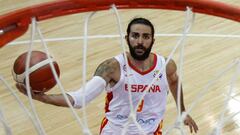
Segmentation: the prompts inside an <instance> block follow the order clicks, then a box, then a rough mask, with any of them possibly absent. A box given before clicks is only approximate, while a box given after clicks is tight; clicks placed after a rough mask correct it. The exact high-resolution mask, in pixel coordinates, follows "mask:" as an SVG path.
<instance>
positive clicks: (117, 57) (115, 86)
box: [107, 54, 124, 92]
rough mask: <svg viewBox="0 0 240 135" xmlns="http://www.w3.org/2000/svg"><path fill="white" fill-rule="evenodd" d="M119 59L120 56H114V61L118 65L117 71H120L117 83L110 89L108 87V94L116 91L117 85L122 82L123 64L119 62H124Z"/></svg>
mask: <svg viewBox="0 0 240 135" xmlns="http://www.w3.org/2000/svg"><path fill="white" fill-rule="evenodd" d="M121 57H123V55H122V54H120V55H118V56H115V57H114V59H116V60H117V61H118V63H119V66H120V67H119V69H120V78H119V81H118V82H117V83H116V84H115V85H114V86H113V87H110V86H108V90H107V91H108V92H112V91H113V90H114V89H116V88H117V87H119V85H120V84H121V81H123V76H124V73H123V71H122V67H123V65H122V64H123V62H121V60H124V59H122V58H121Z"/></svg>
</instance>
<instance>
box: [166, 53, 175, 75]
mask: <svg viewBox="0 0 240 135" xmlns="http://www.w3.org/2000/svg"><path fill="white" fill-rule="evenodd" d="M165 60H166V61H167V60H168V58H167V57H165ZM176 71H177V65H176V63H175V61H174V60H173V59H170V60H169V62H168V63H167V65H166V72H167V74H168V75H170V74H173V73H175V72H176Z"/></svg>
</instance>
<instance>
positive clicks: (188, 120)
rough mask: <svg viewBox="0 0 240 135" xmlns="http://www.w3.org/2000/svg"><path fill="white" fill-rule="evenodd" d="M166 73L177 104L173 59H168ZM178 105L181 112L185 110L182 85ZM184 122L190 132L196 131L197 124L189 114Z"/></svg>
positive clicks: (176, 76) (176, 82) (176, 79)
mask: <svg viewBox="0 0 240 135" xmlns="http://www.w3.org/2000/svg"><path fill="white" fill-rule="evenodd" d="M166 73H167V79H168V84H169V88H170V91H171V93H172V95H173V98H174V100H175V102H176V104H177V101H178V100H177V93H178V92H177V91H178V75H177V66H176V64H175V62H174V61H173V60H170V61H169V63H168V64H167V67H166ZM180 90H181V92H180V94H181V95H180V107H181V112H185V106H184V100H183V99H184V98H183V92H182V86H181V88H180ZM184 124H185V125H187V126H189V128H190V132H191V133H192V132H193V131H194V132H195V133H197V131H198V126H197V124H196V123H195V121H194V120H193V119H192V118H191V116H190V115H187V116H186V118H185V120H184Z"/></svg>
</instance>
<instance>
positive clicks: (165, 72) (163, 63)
mask: <svg viewBox="0 0 240 135" xmlns="http://www.w3.org/2000/svg"><path fill="white" fill-rule="evenodd" d="M158 56H159V55H158ZM161 61H162V65H165V64H166V59H165V57H163V56H161ZM165 66H167V65H165ZM164 74H165V75H164V76H165V78H164V80H165V83H166V84H167V93H169V90H170V87H169V84H168V80H167V67H166V68H165V70H164Z"/></svg>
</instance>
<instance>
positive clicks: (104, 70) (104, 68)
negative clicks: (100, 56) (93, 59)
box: [94, 59, 114, 82]
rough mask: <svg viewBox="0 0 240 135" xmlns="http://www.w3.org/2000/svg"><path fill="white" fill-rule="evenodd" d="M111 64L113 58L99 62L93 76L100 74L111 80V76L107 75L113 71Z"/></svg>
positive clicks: (112, 63)
mask: <svg viewBox="0 0 240 135" xmlns="http://www.w3.org/2000/svg"><path fill="white" fill-rule="evenodd" d="M113 65H114V61H113V59H108V60H106V61H104V62H103V63H101V64H100V65H99V66H98V67H97V69H96V71H95V73H94V76H101V77H103V78H104V79H105V80H106V81H107V82H109V81H110V80H111V77H110V76H109V75H111V74H112V73H114V66H113Z"/></svg>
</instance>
